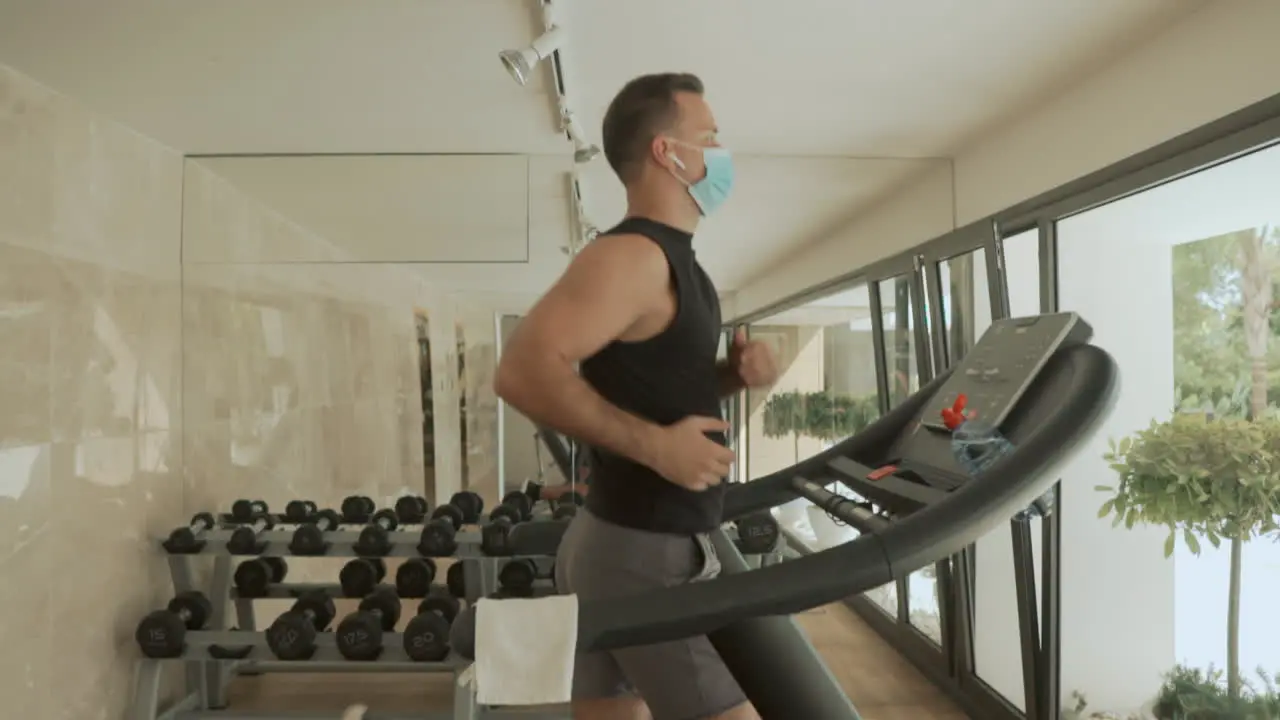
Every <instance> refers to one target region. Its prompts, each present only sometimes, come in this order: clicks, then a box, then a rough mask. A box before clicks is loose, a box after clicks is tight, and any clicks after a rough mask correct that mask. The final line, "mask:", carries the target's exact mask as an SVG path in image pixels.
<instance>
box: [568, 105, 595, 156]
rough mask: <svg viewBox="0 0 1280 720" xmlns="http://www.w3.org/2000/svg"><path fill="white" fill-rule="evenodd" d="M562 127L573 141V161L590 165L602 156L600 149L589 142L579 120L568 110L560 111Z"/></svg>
mask: <svg viewBox="0 0 1280 720" xmlns="http://www.w3.org/2000/svg"><path fill="white" fill-rule="evenodd" d="M560 127H561V129H563V130H564V132H565V134H566V135H568V136H569V139H570V140H572V141H573V161H574V162H576V163H579V164H582V163H589V162H591V161H592V160H594V159H595V158H596V156H597V155H599V154H600V148H599V147H598V146H596V145H592V144H591V143H589V142H587V137H586V134H584V133H583V132H582V126H581V125H579V124H578V119H577V118H576V117H574V114H573V113H572V112H570V111H569V110H567V109H564V110H561V111H560Z"/></svg>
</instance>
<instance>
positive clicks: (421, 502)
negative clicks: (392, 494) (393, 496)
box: [395, 495, 427, 525]
mask: <svg viewBox="0 0 1280 720" xmlns="http://www.w3.org/2000/svg"><path fill="white" fill-rule="evenodd" d="M395 512H396V517H397V518H399V519H400V522H402V523H405V524H406V525H409V524H414V523H420V522H422V519H423V518H424V517H426V514H427V501H426V499H425V498H421V497H418V496H415V495H405V496H403V497H401V498H400V499H399V500H396V507H395Z"/></svg>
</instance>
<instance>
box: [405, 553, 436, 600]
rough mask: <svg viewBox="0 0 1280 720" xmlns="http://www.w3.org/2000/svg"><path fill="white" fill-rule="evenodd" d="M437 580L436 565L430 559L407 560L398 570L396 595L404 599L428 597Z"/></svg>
mask: <svg viewBox="0 0 1280 720" xmlns="http://www.w3.org/2000/svg"><path fill="white" fill-rule="evenodd" d="M435 579H436V564H435V562H434V561H432V560H431V559H429V558H413V559H411V560H406V561H405V562H404V563H402V564H401V565H400V567H399V568H398V569H397V570H396V593H397V594H399V595H400V597H404V598H420V597H426V596H427V593H429V592H430V591H431V583H433V582H435Z"/></svg>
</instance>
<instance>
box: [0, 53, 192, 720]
mask: <svg viewBox="0 0 1280 720" xmlns="http://www.w3.org/2000/svg"><path fill="white" fill-rule="evenodd" d="M181 188H182V158H181V157H180V156H179V155H178V153H176V152H174V151H172V150H170V149H168V148H165V147H163V146H161V145H159V144H157V143H155V142H152V141H150V140H148V139H146V138H144V137H142V136H139V135H138V134H136V133H134V132H132V131H130V130H128V129H127V128H124V127H122V126H120V125H117V124H115V123H113V122H110V121H108V120H106V119H104V118H101V117H98V116H95V115H93V114H92V113H90V112H89V111H87V110H85V109H84V108H82V107H80V106H79V105H77V104H76V103H75V102H73V101H71V100H69V99H68V98H65V97H63V96H61V95H58V94H56V93H54V92H52V91H50V90H48V89H47V88H44V87H42V86H40V85H39V84H37V83H35V82H33V81H31V80H30V79H28V78H26V77H24V76H22V75H19V74H17V73H16V72H14V71H12V70H10V69H8V68H6V67H3V66H0V577H2V578H3V582H0V608H3V609H4V611H3V613H0V697H3V698H4V703H5V711H4V713H3V714H4V715H5V716H6V717H14V718H51V719H56V718H65V719H67V720H97V719H99V718H101V719H103V720H114V719H115V718H119V717H121V716H122V712H123V707H124V703H125V701H126V699H127V697H126V696H127V693H128V690H129V688H130V683H131V679H132V671H133V663H132V658H133V657H134V653H135V651H134V649H133V646H132V643H133V639H132V638H133V628H134V626H135V625H136V623H137V621H138V619H139V618H140V617H141V616H142V615H143V614H144V613H145V612H146V611H148V610H150V609H153V608H155V607H157V606H159V605H162V604H163V603H164V602H167V600H168V598H169V597H170V596H171V595H172V588H171V585H170V583H169V575H168V568H167V565H166V563H165V562H164V560H163V558H162V557H161V556H160V555H159V554H158V553H157V552H156V550H155V545H154V543H153V542H152V541H151V538H152V537H153V536H155V535H157V534H159V533H162V532H165V531H167V530H168V529H170V528H171V527H172V526H173V525H174V524H176V523H175V521H181V518H182V517H183V512H184V507H183V484H182V479H181V475H180V471H181V468H182V464H183V456H182V443H181V433H182V416H183V409H182V394H181V374H180V361H181V354H180V347H181V346H180V336H181V324H182V323H181V320H182V318H181V314H180V310H179V307H180V297H181V294H180V285H179V267H180V266H179V259H178V252H179V237H180V232H181V226H180V225H181V220H180V217H181V216H180V214H181V208H182V202H181V192H182V190H181Z"/></svg>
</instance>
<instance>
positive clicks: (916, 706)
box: [231, 605, 968, 720]
mask: <svg viewBox="0 0 1280 720" xmlns="http://www.w3.org/2000/svg"><path fill="white" fill-rule="evenodd" d="M799 619H800V625H801V626H802V627H803V628H804V629H805V630H806V631H807V632H808V633H809V636H810V637H811V638H815V640H814V645H815V647H817V649H818V651H819V652H820V653H821V654H822V656H823V658H824V659H825V660H826V661H827V664H828V665H829V666H830V668H831V671H832V672H833V673H834V674H835V675H836V677H837V678H839V679H840V682H841V684H842V685H843V686H844V688H845V691H846V692H848V694H849V697H850V698H851V699H852V700H853V702H854V705H856V706H857V708H858V711H859V712H860V713H861V714H862V717H863V719H864V720H968V716H966V715H965V714H964V713H963V712H961V711H960V710H959V709H958V708H957V707H956V706H955V705H954V704H953V703H952V702H951V701H950V700H949V699H948V698H947V697H946V696H945V695H944V694H943V693H942V691H940V690H938V689H937V688H935V687H933V686H932V685H930V684H929V683H928V681H926V680H925V679H924V678H923V677H922V676H921V675H920V673H919V672H917V671H916V669H915V668H914V667H912V666H911V664H910V663H908V662H907V661H906V660H905V659H903V658H902V657H901V656H899V655H898V654H897V653H896V652H894V650H893V649H892V648H890V647H889V646H888V645H887V644H886V643H885V642H884V641H883V640H881V639H880V636H878V635H876V634H875V632H874V631H872V630H871V628H869V627H867V626H866V624H864V623H863V622H862V620H861V619H860V618H859V617H858V616H857V615H856V614H854V613H853V612H852V611H851V610H849V609H848V608H846V607H845V606H843V605H830V606H827V607H823V608H818V609H816V610H813V611H811V612H808V613H805V614H804V615H801V616H800V618H799ZM427 678H429V679H427ZM451 702H452V686H451V684H450V683H449V682H448V680H447V679H446V678H443V677H431V676H427V677H426V678H424V676H422V675H402V676H395V675H372V674H370V675H323V676H319V675H271V676H263V677H253V678H241V679H238V680H237V681H236V683H235V684H234V685H233V686H232V693H231V707H233V708H236V709H238V710H254V711H258V712H290V711H292V712H314V713H328V712H332V713H333V716H334V718H335V720H336V718H337V717H338V716H339V714H340V713H341V710H342V708H344V707H346V706H347V705H350V704H354V703H363V704H366V705H369V706H370V709H371V710H372V711H376V712H386V713H413V712H422V711H423V710H424V709H447V708H448V707H450V703H451Z"/></svg>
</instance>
